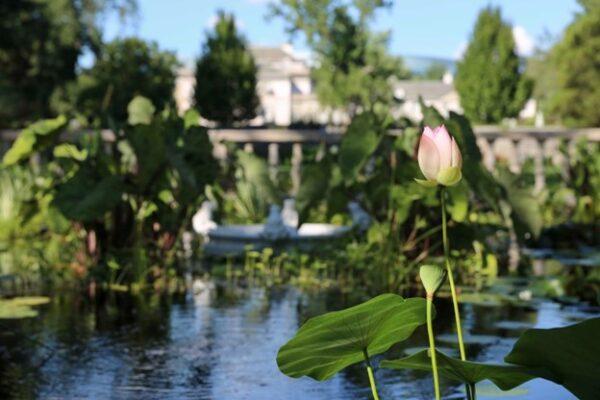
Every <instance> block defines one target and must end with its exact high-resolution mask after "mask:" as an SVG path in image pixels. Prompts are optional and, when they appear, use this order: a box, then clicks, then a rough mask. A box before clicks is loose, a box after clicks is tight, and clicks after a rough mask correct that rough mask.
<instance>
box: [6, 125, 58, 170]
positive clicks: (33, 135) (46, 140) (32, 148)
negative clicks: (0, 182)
mask: <svg viewBox="0 0 600 400" xmlns="http://www.w3.org/2000/svg"><path fill="white" fill-rule="evenodd" d="M66 125H67V118H65V117H64V116H62V115H61V116H59V117H56V118H54V119H45V120H41V121H38V122H36V123H34V124H31V125H29V126H28V127H27V128H25V129H23V130H22V131H21V133H20V134H19V136H18V137H17V139H16V140H15V142H14V143H13V145H12V146H11V148H10V149H9V150H8V151H7V152H6V154H4V158H3V159H2V163H3V164H4V165H13V164H16V163H19V162H21V161H23V160H26V159H28V158H29V157H30V156H31V155H32V154H33V153H34V152H36V151H39V150H42V149H43V148H44V147H45V146H47V145H49V144H50V143H52V141H53V140H54V138H56V136H58V135H59V134H60V132H61V131H62V130H63V128H64V127H65V126H66Z"/></svg>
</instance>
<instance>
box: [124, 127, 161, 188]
mask: <svg viewBox="0 0 600 400" xmlns="http://www.w3.org/2000/svg"><path fill="white" fill-rule="evenodd" d="M126 137H127V140H128V142H129V144H130V145H131V148H132V149H133V152H134V153H135V159H136V161H137V162H136V164H137V168H135V177H134V181H135V183H136V186H137V189H138V190H139V191H140V192H143V191H144V190H145V189H146V187H147V186H148V184H150V183H151V181H152V180H153V178H155V177H156V175H157V174H158V173H160V171H162V170H164V167H165V166H164V164H165V160H166V157H167V156H166V145H165V137H164V135H163V133H162V131H161V129H160V127H159V126H157V124H150V125H143V124H139V125H136V126H134V127H131V128H129V129H128V130H127V133H126Z"/></svg>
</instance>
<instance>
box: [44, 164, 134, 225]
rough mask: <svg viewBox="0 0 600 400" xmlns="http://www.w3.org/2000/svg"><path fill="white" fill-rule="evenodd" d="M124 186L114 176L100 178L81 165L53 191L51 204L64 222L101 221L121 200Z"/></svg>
mask: <svg viewBox="0 0 600 400" xmlns="http://www.w3.org/2000/svg"><path fill="white" fill-rule="evenodd" d="M123 186H124V185H123V183H122V182H121V180H120V178H119V177H118V176H115V175H109V176H104V177H102V176H99V175H98V174H97V173H96V172H95V171H94V169H93V167H91V166H88V165H83V166H82V167H81V168H80V169H79V170H78V171H77V172H76V173H75V175H73V176H72V177H71V178H70V179H69V180H68V181H66V182H65V183H63V184H61V185H59V186H58V187H57V189H56V195H55V196H54V201H53V204H54V206H56V207H57V208H58V210H60V212H61V213H62V214H63V215H64V216H65V217H67V218H69V219H72V220H76V221H82V222H88V221H92V220H94V219H96V218H100V217H102V216H103V215H104V213H106V212H107V211H109V210H110V209H112V208H113V207H114V206H116V205H117V203H118V202H119V201H120V200H121V196H122V194H123V191H124V187H123Z"/></svg>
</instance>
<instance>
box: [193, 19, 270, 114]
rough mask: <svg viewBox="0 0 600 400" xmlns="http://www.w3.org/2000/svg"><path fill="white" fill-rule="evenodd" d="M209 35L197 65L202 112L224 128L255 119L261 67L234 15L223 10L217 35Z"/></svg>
mask: <svg viewBox="0 0 600 400" xmlns="http://www.w3.org/2000/svg"><path fill="white" fill-rule="evenodd" d="M207 35H208V37H207V39H206V43H205V44H204V46H203V50H202V55H201V56H200V58H199V59H198V61H197V63H196V88H195V92H194V99H195V103H196V108H197V110H198V112H199V113H200V115H201V116H203V117H204V118H206V119H209V120H212V121H216V122H218V123H219V124H221V125H224V126H231V125H232V124H233V123H234V122H238V121H244V120H249V119H252V118H254V117H255V116H256V109H257V107H258V104H259V100H258V96H257V94H256V74H257V67H256V64H255V63H254V58H253V57H252V54H251V53H250V52H249V51H248V49H247V47H246V40H245V39H244V38H243V37H242V36H241V35H240V34H239V33H238V31H237V27H236V23H235V18H234V17H233V15H231V14H226V13H225V12H223V11H220V12H219V17H218V21H217V23H216V25H215V29H214V32H213V33H208V34H207Z"/></svg>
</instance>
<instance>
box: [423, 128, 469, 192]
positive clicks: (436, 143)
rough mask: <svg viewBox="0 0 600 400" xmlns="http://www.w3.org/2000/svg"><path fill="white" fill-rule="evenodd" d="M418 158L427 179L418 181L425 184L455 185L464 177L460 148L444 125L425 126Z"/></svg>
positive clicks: (431, 185)
mask: <svg viewBox="0 0 600 400" xmlns="http://www.w3.org/2000/svg"><path fill="white" fill-rule="evenodd" d="M417 159H418V161H419V168H421V172H422V173H423V175H424V176H425V178H427V179H426V180H423V179H417V180H416V181H417V182H418V183H420V184H422V185H424V186H429V187H433V186H435V185H437V184H441V185H444V186H453V185H456V184H457V183H458V182H459V181H460V179H461V178H462V172H461V168H462V156H461V154H460V149H459V148H458V145H457V144H456V140H454V138H453V137H452V136H450V134H449V133H448V131H447V130H446V127H445V126H444V125H441V126H438V127H437V128H435V129H431V128H430V127H428V126H426V127H425V129H424V130H423V134H422V135H421V141H420V142H419V150H418V152H417Z"/></svg>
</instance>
